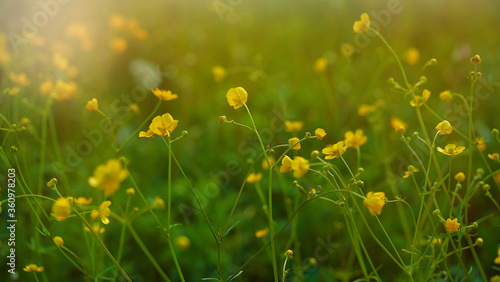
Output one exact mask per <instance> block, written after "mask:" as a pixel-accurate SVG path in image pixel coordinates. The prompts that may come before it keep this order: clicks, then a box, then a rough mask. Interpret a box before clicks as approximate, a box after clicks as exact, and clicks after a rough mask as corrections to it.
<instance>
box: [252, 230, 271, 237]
mask: <svg viewBox="0 0 500 282" xmlns="http://www.w3.org/2000/svg"><path fill="white" fill-rule="evenodd" d="M268 233H269V228H265V229H261V230H257V231H255V237H257V238H264V237H266V236H267V234H268Z"/></svg>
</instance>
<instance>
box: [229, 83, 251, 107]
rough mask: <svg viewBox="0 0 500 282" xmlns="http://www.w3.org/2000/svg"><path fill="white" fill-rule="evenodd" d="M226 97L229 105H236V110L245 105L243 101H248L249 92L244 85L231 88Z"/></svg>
mask: <svg viewBox="0 0 500 282" xmlns="http://www.w3.org/2000/svg"><path fill="white" fill-rule="evenodd" d="M226 98H227V102H228V103H229V106H231V107H234V109H235V110H236V109H239V108H241V107H243V103H246V102H247V99H248V93H247V91H246V90H245V89H243V87H236V88H231V89H229V91H227V94H226Z"/></svg>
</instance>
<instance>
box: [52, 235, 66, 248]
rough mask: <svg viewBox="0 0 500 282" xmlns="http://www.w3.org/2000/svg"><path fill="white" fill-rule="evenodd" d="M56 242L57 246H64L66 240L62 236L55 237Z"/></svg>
mask: <svg viewBox="0 0 500 282" xmlns="http://www.w3.org/2000/svg"><path fill="white" fill-rule="evenodd" d="M54 243H56V245H57V246H59V247H60V246H62V245H64V240H63V238H61V237H60V236H56V237H54Z"/></svg>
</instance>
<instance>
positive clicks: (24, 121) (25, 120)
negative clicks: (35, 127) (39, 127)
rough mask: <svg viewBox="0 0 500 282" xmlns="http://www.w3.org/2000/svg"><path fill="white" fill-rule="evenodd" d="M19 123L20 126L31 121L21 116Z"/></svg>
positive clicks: (26, 124)
mask: <svg viewBox="0 0 500 282" xmlns="http://www.w3.org/2000/svg"><path fill="white" fill-rule="evenodd" d="M19 123H20V124H21V126H28V125H30V124H31V121H30V119H29V118H27V117H23V118H21V120H20V121H19Z"/></svg>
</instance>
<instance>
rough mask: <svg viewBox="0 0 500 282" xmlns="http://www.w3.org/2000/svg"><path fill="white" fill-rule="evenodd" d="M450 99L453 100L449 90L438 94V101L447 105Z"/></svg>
mask: <svg viewBox="0 0 500 282" xmlns="http://www.w3.org/2000/svg"><path fill="white" fill-rule="evenodd" d="M452 98H453V95H451V92H450V90H445V91H443V92H441V93H439V99H440V100H441V101H444V102H446V103H449V102H450V101H451V99H452Z"/></svg>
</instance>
